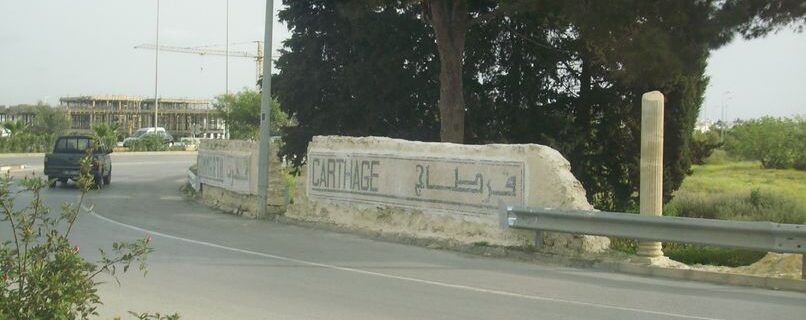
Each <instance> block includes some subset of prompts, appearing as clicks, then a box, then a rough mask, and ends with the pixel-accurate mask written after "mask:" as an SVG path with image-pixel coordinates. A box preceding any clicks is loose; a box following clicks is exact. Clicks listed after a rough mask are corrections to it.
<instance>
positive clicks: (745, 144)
mask: <svg viewBox="0 0 806 320" xmlns="http://www.w3.org/2000/svg"><path fill="white" fill-rule="evenodd" d="M725 148H726V150H728V152H730V153H731V154H733V155H735V156H738V157H741V158H744V159H748V160H758V161H761V165H762V166H763V167H764V168H767V169H788V168H795V167H796V164H797V167H799V168H801V169H800V170H803V167H804V166H806V165H804V163H806V119H804V118H803V117H795V118H794V119H789V118H773V117H764V118H761V119H754V120H750V121H747V122H743V123H741V124H739V125H737V126H735V127H733V128H732V129H731V130H730V134H729V135H728V139H727V140H726V142H725Z"/></svg>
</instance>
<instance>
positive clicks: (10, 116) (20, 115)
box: [0, 104, 36, 126]
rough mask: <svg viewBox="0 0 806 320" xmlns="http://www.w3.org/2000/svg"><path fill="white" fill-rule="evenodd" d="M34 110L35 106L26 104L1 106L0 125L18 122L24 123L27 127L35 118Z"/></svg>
mask: <svg viewBox="0 0 806 320" xmlns="http://www.w3.org/2000/svg"><path fill="white" fill-rule="evenodd" d="M35 109H36V106H35V105H28V104H21V105H18V106H2V107H0V123H4V122H7V121H17V120H20V121H22V122H23V123H25V125H26V126H29V125H31V124H32V123H33V122H34V117H35V116H36V110H35Z"/></svg>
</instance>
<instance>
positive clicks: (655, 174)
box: [638, 91, 663, 259]
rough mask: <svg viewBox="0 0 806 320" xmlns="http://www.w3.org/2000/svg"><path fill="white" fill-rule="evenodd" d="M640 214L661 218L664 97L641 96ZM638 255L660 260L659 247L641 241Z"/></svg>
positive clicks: (653, 92) (658, 243)
mask: <svg viewBox="0 0 806 320" xmlns="http://www.w3.org/2000/svg"><path fill="white" fill-rule="evenodd" d="M640 199H641V200H640V201H641V214H643V215H650V216H660V215H661V213H662V211H663V94H662V93H660V92H659V91H652V92H647V93H645V94H644V95H643V96H641V194H640ZM638 255H639V256H641V257H645V258H650V259H652V258H658V257H662V256H663V251H662V250H661V243H660V242H655V241H642V242H640V243H639V245H638Z"/></svg>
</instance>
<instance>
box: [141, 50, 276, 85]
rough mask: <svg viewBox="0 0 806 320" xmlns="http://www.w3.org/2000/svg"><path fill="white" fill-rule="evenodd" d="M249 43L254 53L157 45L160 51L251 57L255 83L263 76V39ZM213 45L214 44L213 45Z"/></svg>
mask: <svg viewBox="0 0 806 320" xmlns="http://www.w3.org/2000/svg"><path fill="white" fill-rule="evenodd" d="M249 43H256V44H257V50H256V53H251V52H247V51H232V50H229V53H227V50H222V49H211V48H209V47H212V46H199V47H178V46H166V45H159V50H160V51H168V52H180V53H191V54H198V55H200V56H206V55H210V56H227V55H229V56H230V57H236V58H252V59H255V83H257V80H259V79H260V77H261V76H263V41H250V42H249ZM213 46H215V45H213ZM134 48H135V49H149V50H156V49H157V46H156V45H154V44H153V43H144V44H141V45H137V46H135V47H134Z"/></svg>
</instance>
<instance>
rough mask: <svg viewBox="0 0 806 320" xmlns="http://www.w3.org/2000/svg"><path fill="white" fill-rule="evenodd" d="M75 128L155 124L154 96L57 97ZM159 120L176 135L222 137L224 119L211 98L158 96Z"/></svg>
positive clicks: (127, 128)
mask: <svg viewBox="0 0 806 320" xmlns="http://www.w3.org/2000/svg"><path fill="white" fill-rule="evenodd" d="M59 104H60V106H61V107H63V108H65V110H66V111H67V114H68V115H69V117H70V120H71V129H73V130H74V131H79V132H81V131H89V130H91V128H92V125H94V124H98V123H107V124H110V125H118V128H119V130H120V132H121V133H124V134H129V135H130V134H131V133H132V132H134V131H135V130H137V129H138V128H144V127H153V126H154V99H153V98H144V97H136V96H81V97H63V98H61V99H59ZM159 106H160V108H159V120H160V122H159V124H158V126H160V127H164V128H165V130H167V131H168V132H170V133H171V134H172V135H174V136H175V137H203V138H221V137H223V135H224V121H223V119H221V117H220V116H219V115H218V113H217V112H216V110H215V108H213V106H212V103H211V101H210V100H204V99H185V98H160V99H159Z"/></svg>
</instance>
